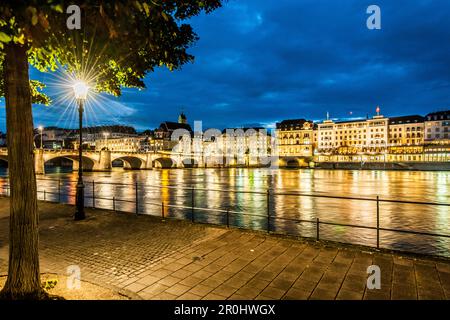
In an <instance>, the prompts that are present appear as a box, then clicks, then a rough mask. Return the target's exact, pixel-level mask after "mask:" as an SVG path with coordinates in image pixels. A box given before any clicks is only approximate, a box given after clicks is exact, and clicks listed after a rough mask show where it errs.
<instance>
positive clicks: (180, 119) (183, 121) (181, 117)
mask: <svg viewBox="0 0 450 320" xmlns="http://www.w3.org/2000/svg"><path fill="white" fill-rule="evenodd" d="M178 123H181V124H187V118H186V115H185V114H184V112H181V113H180V115H179V116H178Z"/></svg>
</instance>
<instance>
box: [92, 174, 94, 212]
mask: <svg viewBox="0 0 450 320" xmlns="http://www.w3.org/2000/svg"><path fill="white" fill-rule="evenodd" d="M92 207H93V208H94V209H95V181H94V180H92Z"/></svg>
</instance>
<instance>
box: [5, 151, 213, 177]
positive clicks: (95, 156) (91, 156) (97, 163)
mask: <svg viewBox="0 0 450 320" xmlns="http://www.w3.org/2000/svg"><path fill="white" fill-rule="evenodd" d="M34 155H35V169H36V173H37V174H44V173H45V164H46V163H47V162H49V161H51V160H55V159H61V158H62V159H68V160H71V161H72V162H73V169H74V170H78V167H79V165H78V150H47V149H35V151H34ZM116 160H121V161H123V164H124V169H129V170H145V169H152V168H188V167H198V166H205V165H207V164H204V163H203V158H202V155H186V154H181V153H180V154H175V153H172V152H164V151H161V152H155V153H153V152H149V153H137V152H118V151H108V150H102V151H89V150H86V151H83V169H84V170H85V171H110V170H111V169H112V163H113V161H116ZM0 161H6V162H7V161H8V150H7V148H2V149H0Z"/></svg>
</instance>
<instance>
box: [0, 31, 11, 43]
mask: <svg viewBox="0 0 450 320" xmlns="http://www.w3.org/2000/svg"><path fill="white" fill-rule="evenodd" d="M11 40H12V38H11V37H10V36H9V35H7V34H6V33H4V32H1V31H0V42H4V43H8V42H11Z"/></svg>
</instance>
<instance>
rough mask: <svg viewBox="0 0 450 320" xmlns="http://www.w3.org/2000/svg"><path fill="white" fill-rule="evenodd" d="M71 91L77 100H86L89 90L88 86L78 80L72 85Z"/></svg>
mask: <svg viewBox="0 0 450 320" xmlns="http://www.w3.org/2000/svg"><path fill="white" fill-rule="evenodd" d="M73 92H74V93H75V98H76V99H77V100H86V99H87V95H88V92H89V86H88V85H87V84H86V83H84V82H83V81H78V82H76V83H75V84H74V85H73Z"/></svg>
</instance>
